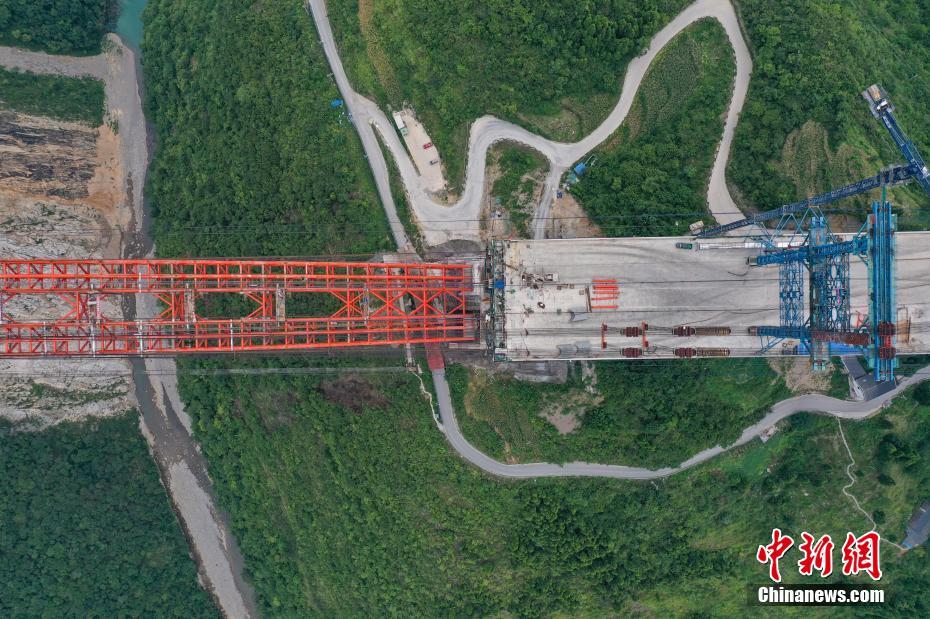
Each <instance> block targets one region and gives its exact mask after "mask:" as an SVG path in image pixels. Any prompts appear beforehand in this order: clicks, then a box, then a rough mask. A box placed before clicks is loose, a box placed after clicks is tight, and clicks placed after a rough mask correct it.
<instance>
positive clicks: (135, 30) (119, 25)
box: [116, 0, 148, 54]
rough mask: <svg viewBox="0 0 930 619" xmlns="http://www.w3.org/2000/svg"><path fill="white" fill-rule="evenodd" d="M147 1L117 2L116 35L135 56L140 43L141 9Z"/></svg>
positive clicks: (126, 0) (128, 0) (129, 0)
mask: <svg viewBox="0 0 930 619" xmlns="http://www.w3.org/2000/svg"><path fill="white" fill-rule="evenodd" d="M146 4H148V0H119V19H118V20H117V22H116V34H118V35H119V36H120V38H121V39H122V40H123V43H125V44H126V45H128V46H129V47H130V48H132V50H133V51H134V52H136V54H138V53H139V44H140V43H141V42H142V9H144V8H145V5H146Z"/></svg>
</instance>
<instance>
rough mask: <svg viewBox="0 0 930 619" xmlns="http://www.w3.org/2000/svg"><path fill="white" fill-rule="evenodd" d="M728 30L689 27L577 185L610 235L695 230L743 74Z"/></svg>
mask: <svg viewBox="0 0 930 619" xmlns="http://www.w3.org/2000/svg"><path fill="white" fill-rule="evenodd" d="M735 70H736V68H735V64H734V60H733V52H732V49H731V48H730V45H729V42H728V41H727V38H726V34H725V33H724V31H723V28H721V27H720V25H719V24H718V23H717V22H716V21H711V20H705V21H701V22H699V23H697V24H695V25H693V26H690V27H689V28H687V29H686V30H685V31H684V32H683V33H681V34H680V35H679V36H677V37H676V38H675V39H674V40H673V41H672V42H671V43H670V44H669V45H668V46H667V47H666V48H665V49H664V50H663V51H662V52H661V53H660V54H659V56H658V57H657V59H656V60H655V61H654V62H653V64H652V66H651V67H650V68H649V71H648V73H647V74H646V76H645V77H644V78H643V82H642V86H641V87H640V89H639V91H638V92H637V95H636V98H635V100H634V102H633V107H632V108H631V110H630V115H629V116H628V117H627V119H626V121H625V122H624V123H623V125H622V126H621V127H620V128H619V129H618V130H617V132H616V133H615V134H614V136H613V137H612V138H611V139H610V140H608V141H607V142H606V143H605V146H604V147H603V148H602V149H600V150H599V151H597V154H596V156H597V159H596V164H595V165H594V167H593V168H592V169H591V171H590V172H589V173H588V174H587V175H586V176H585V177H583V180H582V181H581V182H580V183H579V184H578V185H577V186H576V187H575V188H574V189H573V190H572V191H573V193H574V194H575V195H576V197H577V198H578V199H579V201H580V202H581V205H582V206H583V207H584V209H585V210H586V211H587V212H588V213H589V214H590V215H591V217H592V218H593V219H594V221H595V222H597V223H598V225H600V226H601V228H602V229H603V230H604V233H605V234H606V235H608V236H650V235H674V234H682V233H687V226H688V224H689V223H691V222H693V221H696V220H698V219H701V218H702V217H703V218H705V219H706V220H707V221H710V219H709V217H708V216H707V215H706V213H707V206H706V198H705V195H706V190H707V182H708V179H709V178H710V169H711V167H712V165H713V157H714V153H715V152H716V147H717V144H718V142H719V141H720V135H721V133H722V132H723V115H724V113H725V111H726V107H727V103H728V101H729V98H730V91H731V88H732V79H733V75H734V73H735Z"/></svg>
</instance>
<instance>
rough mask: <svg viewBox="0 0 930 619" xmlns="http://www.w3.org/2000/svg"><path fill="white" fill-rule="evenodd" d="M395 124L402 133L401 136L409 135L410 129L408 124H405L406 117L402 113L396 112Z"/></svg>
mask: <svg viewBox="0 0 930 619" xmlns="http://www.w3.org/2000/svg"><path fill="white" fill-rule="evenodd" d="M393 116H394V124H395V125H396V126H397V130H398V131H400V134H401V135H407V132H408V131H409V129H407V124H406V123H405V122H404V117H403V115H402V114H401V113H400V112H394V114H393Z"/></svg>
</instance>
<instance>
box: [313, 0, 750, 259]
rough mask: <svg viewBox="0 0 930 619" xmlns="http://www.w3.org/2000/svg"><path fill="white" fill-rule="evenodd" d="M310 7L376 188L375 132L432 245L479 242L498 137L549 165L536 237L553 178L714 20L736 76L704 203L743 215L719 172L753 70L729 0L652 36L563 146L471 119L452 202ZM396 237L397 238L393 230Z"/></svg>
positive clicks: (714, 0)
mask: <svg viewBox="0 0 930 619" xmlns="http://www.w3.org/2000/svg"><path fill="white" fill-rule="evenodd" d="M307 4H308V7H309V8H310V11H311V13H312V15H313V18H314V20H315V22H316V26H317V30H318V31H319V34H320V39H321V41H322V44H323V49H324V51H325V52H326V57H327V59H328V60H329V64H330V68H331V69H332V71H333V76H334V78H335V80H336V84H337V85H338V87H339V91H340V92H341V93H342V96H343V99H344V100H345V101H346V105H347V106H348V108H349V111H350V112H351V113H352V115H353V117H354V119H355V123H356V127H357V128H358V132H359V135H360V137H361V139H362V144H363V145H364V147H365V152H366V153H367V155H368V159H369V161H370V162H371V164H372V170H373V172H374V175H375V180H376V181H377V183H378V185H379V192H380V193H382V199H384V193H383V192H381V187H382V186H383V187H387V178H388V176H387V166H386V164H385V163H384V157H383V155H382V153H381V151H380V149H379V148H377V143H376V138H375V137H374V134H375V132H377V134H378V135H379V136H380V137H381V139H382V140H384V143H385V144H386V145H387V147H388V150H389V151H390V152H391V154H392V155H393V157H394V160H395V161H396V162H397V167H398V169H399V170H400V173H401V176H402V178H403V181H404V185H405V187H406V189H407V193H408V195H409V197H410V203H411V205H412V207H413V210H414V212H415V213H416V215H417V218H418V219H419V220H420V223H421V228H422V231H423V235H424V237H425V239H426V242H427V243H428V244H430V245H437V244H439V243H443V242H445V241H448V240H451V239H457V238H461V239H471V240H480V237H479V219H480V213H481V198H482V191H483V187H484V175H485V170H486V167H487V166H486V160H487V151H488V149H489V148H490V147H491V146H492V145H493V144H494V143H495V142H498V141H501V140H509V141H515V142H520V143H522V144H526V145H527V146H530V147H532V148H534V149H536V150H538V151H539V152H540V153H542V155H543V156H545V157H546V158H547V159H548V160H549V162H550V173H549V175H548V177H547V186H546V190H545V192H544V199H543V200H542V204H541V205H540V206H539V208H538V209H537V217H536V221H535V222H534V231H535V234H536V235H541V232H540V230H541V228H542V226H543V225H544V222H545V218H546V217H548V213H549V206H550V204H551V200H552V193H553V190H554V187H555V185H557V183H558V179H559V178H561V175H562V173H563V172H564V171H565V170H566V169H567V168H568V166H570V165H572V164H573V163H574V162H576V161H578V160H579V159H581V158H582V157H583V156H584V155H585V154H586V153H588V152H590V151H591V150H592V149H594V148H595V147H597V145H598V144H600V143H601V142H603V141H604V140H606V139H607V138H608V137H610V135H611V134H613V132H614V131H615V130H616V129H617V127H619V126H620V124H621V123H622V122H623V119H624V118H625V117H626V115H627V113H628V112H629V111H630V107H631V106H632V104H633V98H634V96H635V94H636V91H637V90H638V89H639V85H640V83H641V82H642V79H643V76H644V75H645V73H646V70H647V69H648V67H649V65H650V63H651V62H652V61H653V59H654V58H655V56H656V54H658V53H659V51H660V50H661V49H662V48H663V47H665V45H666V44H668V42H669V41H671V40H672V39H673V38H674V37H675V35H677V34H678V33H679V32H681V31H682V30H683V29H685V28H686V27H688V26H689V25H690V24H692V23H693V22H695V21H697V20H699V19H702V18H707V17H709V18H713V19H716V20H718V21H719V22H720V24H721V25H722V26H723V28H724V30H726V33H727V36H728V37H729V39H730V42H731V44H732V46H733V49H734V52H735V54H736V79H735V82H734V89H733V96H732V99H731V102H730V108H729V111H728V113H727V118H726V123H725V126H724V132H723V137H722V140H721V143H720V146H719V149H718V156H717V159H716V160H715V162H714V167H713V170H712V172H711V179H710V187H709V191H708V200H709V206H710V210H711V212H712V213H713V214H714V216H715V217H716V218H717V220H718V221H719V222H721V223H726V222H729V221H733V220H736V219H740V218H741V215H740V213H739V210H738V209H737V208H736V206H735V204H734V202H733V199H732V198H731V197H730V194H729V192H728V191H727V187H726V179H725V177H724V171H725V169H726V163H727V160H728V159H729V153H730V146H731V142H732V139H733V131H734V129H735V127H736V122H737V119H738V117H739V113H740V110H741V109H742V106H743V102H744V100H745V98H746V90H747V88H748V86H749V75H750V73H751V72H752V60H751V58H750V56H749V50H748V48H747V46H746V42H745V40H744V39H743V37H742V34H741V32H740V29H739V22H738V20H737V17H736V13H735V11H734V10H733V6H732V5H731V4H730V2H729V1H728V0H698V1H697V2H695V3H694V4H692V5H690V6H689V7H688V8H686V9H685V10H684V11H682V12H681V13H680V14H679V15H678V16H677V17H676V18H675V19H673V20H672V21H671V23H669V24H668V25H667V26H666V27H665V28H663V29H662V30H661V31H660V32H659V33H658V34H656V36H655V37H654V38H653V40H652V42H651V44H650V46H649V50H648V51H647V52H646V53H645V54H643V55H642V56H640V57H638V58H636V59H634V60H633V61H632V62H630V64H629V67H628V69H627V73H626V77H625V79H624V82H623V88H622V91H621V94H620V98H619V100H618V101H617V105H616V106H615V107H614V109H613V110H612V111H611V112H610V114H609V115H608V116H607V118H606V119H605V120H604V122H603V123H601V125H600V126H599V127H598V128H597V129H595V130H594V131H593V132H592V133H591V134H590V135H588V136H587V137H585V138H584V139H582V140H581V141H579V142H575V143H573V144H568V143H562V142H555V141H552V140H547V139H546V138H543V137H540V136H538V135H536V134H533V133H531V132H529V131H527V130H526V129H524V128H522V127H519V126H517V125H514V124H513V123H510V122H506V121H503V120H500V119H499V118H495V117H493V116H483V117H482V118H479V119H478V120H476V121H475V122H474V124H473V125H472V127H471V133H470V135H469V142H468V165H467V169H466V177H465V187H464V189H463V191H462V195H461V197H460V198H459V201H458V202H457V203H456V204H455V205H453V206H446V205H443V204H439V203H437V202H436V201H434V200H433V198H432V195H431V194H430V192H429V191H428V190H427V189H426V187H425V184H424V182H423V181H422V179H421V178H420V175H419V174H418V173H417V171H416V168H415V167H414V165H413V164H412V163H411V161H410V158H409V157H408V155H407V153H406V151H405V150H404V148H403V146H402V144H401V142H400V138H399V137H398V135H397V132H396V131H394V129H393V127H392V125H391V122H390V121H389V119H388V118H387V116H386V115H385V113H384V112H383V111H382V110H381V109H380V108H379V107H378V105H377V104H376V103H375V102H373V101H371V100H370V99H367V98H365V97H363V96H362V95H360V94H358V93H357V92H355V90H354V89H353V88H352V85H351V84H350V83H349V80H348V78H347V77H346V74H345V70H344V68H343V66H342V61H341V59H340V58H339V53H338V50H337V48H336V44H335V41H334V39H333V33H332V29H331V27H330V24H329V20H328V18H327V15H326V5H325V2H324V0H308V3H307ZM388 193H389V192H388ZM385 207H386V210H387V211H388V219H389V220H390V221H391V224H392V228H393V227H394V223H395V221H396V219H397V216H396V212H395V209H394V202H393V199H391V198H388V199H387V200H385ZM395 236H398V234H397V233H396V232H395Z"/></svg>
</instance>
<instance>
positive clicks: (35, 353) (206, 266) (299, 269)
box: [0, 260, 475, 357]
mask: <svg viewBox="0 0 930 619" xmlns="http://www.w3.org/2000/svg"><path fill="white" fill-rule="evenodd" d="M471 292H472V277H471V266H470V265H466V264H436V263H389V262H306V261H278V260H0V337H2V343H0V357H3V356H6V357H41V356H50V357H59V356H60V357H65V356H67V357H71V356H124V355H159V354H161V355H174V354H179V353H220V352H246V351H286V350H307V349H320V348H340V347H350V346H376V345H391V344H417V343H436V342H462V341H470V340H474V339H475V332H474V329H475V323H474V320H473V318H472V316H471V315H470V314H469V312H468V311H467V309H466V300H467V297H468V295H469V294H471ZM304 293H308V294H315V295H318V296H322V297H324V298H327V297H328V298H329V301H322V302H317V303H315V304H314V306H326V307H327V308H328V309H327V311H323V312H320V313H321V314H323V315H320V316H298V317H291V316H289V315H288V313H287V306H288V303H289V299H290V300H292V301H293V300H294V299H295V295H299V294H304ZM214 294H238V295H242V296H244V297H245V298H248V299H250V300H251V301H253V302H254V310H253V311H252V312H251V313H249V314H248V315H246V316H244V317H238V318H232V319H229V318H220V319H218V318H206V317H202V316H198V315H197V310H196V308H197V300H198V299H200V298H204V297H206V296H207V295H214ZM22 295H44V296H51V297H57V298H59V299H63V300H64V301H65V302H66V304H67V307H68V311H67V312H66V313H65V314H64V315H62V316H60V317H58V318H56V319H54V320H46V321H37V320H34V319H29V317H26V318H25V319H22V318H19V317H14V316H11V315H9V309H10V308H11V307H14V306H15V304H14V303H13V301H15V300H16V299H15V298H16V297H19V296H22ZM120 295H134V296H135V297H136V300H137V307H140V306H142V305H143V304H140V303H139V301H140V300H143V299H144V297H145V296H150V297H154V298H155V299H157V300H158V301H159V302H160V303H158V304H157V305H158V310H156V311H159V312H160V313H158V315H157V316H155V317H152V318H140V319H138V320H131V321H127V320H122V319H110V318H107V317H106V316H104V315H103V313H104V312H103V311H102V308H103V307H104V305H105V303H103V301H104V300H105V298H108V297H118V296H120ZM148 305H153V304H151V303H149V304H148ZM5 308H6V310H5ZM334 308H335V309H334Z"/></svg>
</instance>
